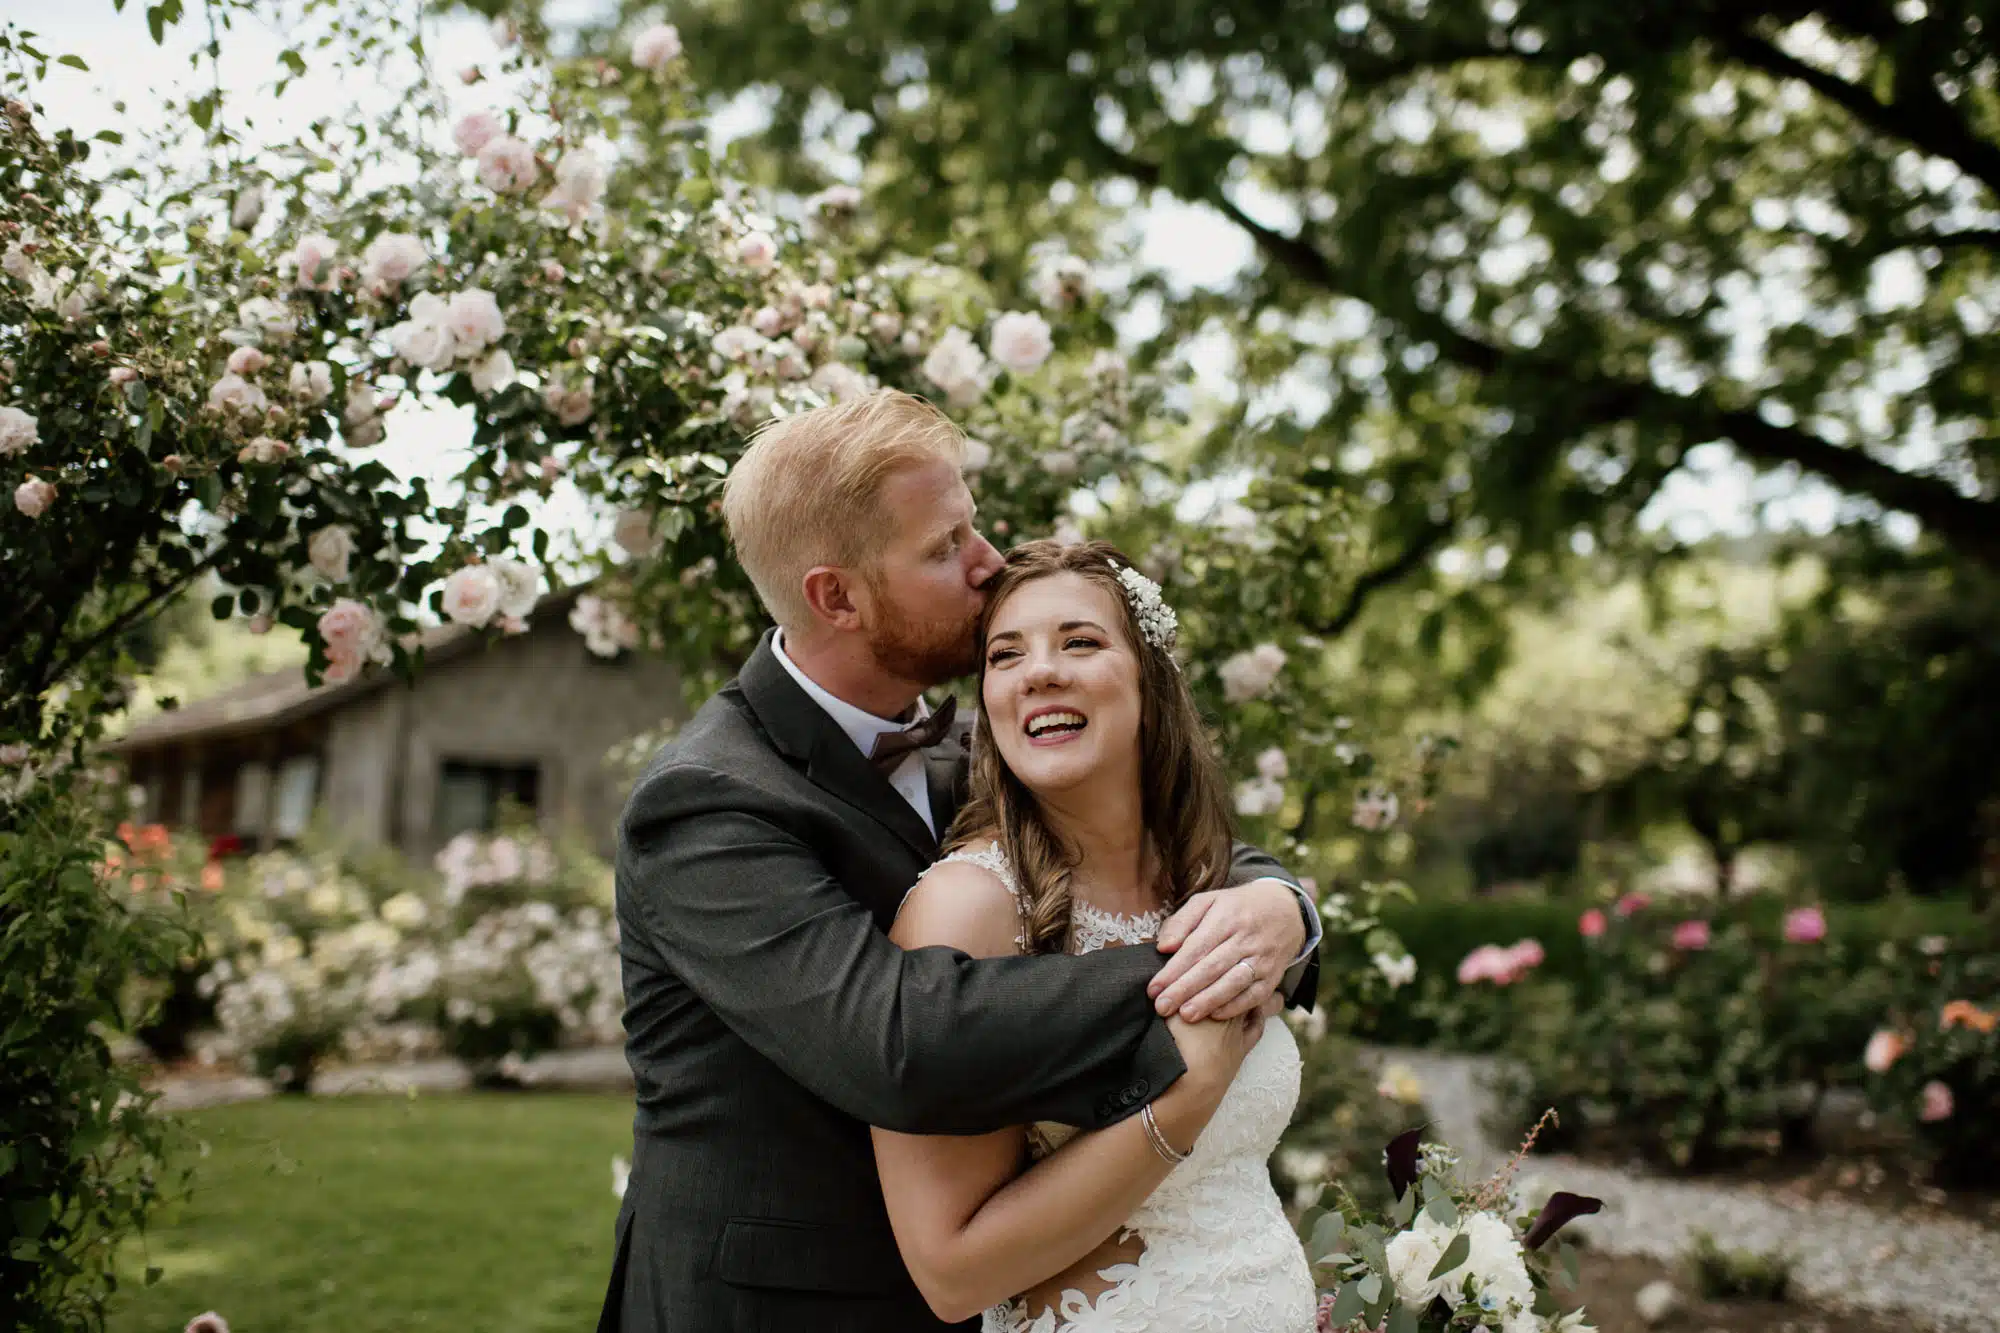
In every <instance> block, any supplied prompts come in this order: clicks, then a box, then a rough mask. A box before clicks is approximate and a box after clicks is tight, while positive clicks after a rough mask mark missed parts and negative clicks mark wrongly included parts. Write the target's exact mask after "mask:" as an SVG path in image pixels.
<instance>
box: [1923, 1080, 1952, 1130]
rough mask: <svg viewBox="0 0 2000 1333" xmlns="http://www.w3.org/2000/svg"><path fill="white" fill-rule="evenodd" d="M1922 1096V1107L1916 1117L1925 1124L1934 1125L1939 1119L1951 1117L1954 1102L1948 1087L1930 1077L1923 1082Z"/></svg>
mask: <svg viewBox="0 0 2000 1333" xmlns="http://www.w3.org/2000/svg"><path fill="white" fill-rule="evenodd" d="M1923 1097H1924V1104H1923V1109H1921V1110H1919V1111H1918V1112H1917V1119H1919V1120H1921V1121H1923V1122H1924V1123H1925V1124H1927V1125H1934V1124H1936V1123H1937V1122H1938V1121H1940V1120H1949V1119H1951V1113H1952V1111H1953V1109H1954V1103H1953V1101H1952V1097H1951V1089H1950V1088H1948V1087H1946V1086H1945V1085H1944V1084H1942V1083H1940V1082H1938V1081H1937V1080H1936V1079H1932V1080H1931V1081H1930V1082H1928V1083H1926V1084H1924V1092H1923Z"/></svg>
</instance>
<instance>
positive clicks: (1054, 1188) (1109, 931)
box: [874, 542, 1315, 1333]
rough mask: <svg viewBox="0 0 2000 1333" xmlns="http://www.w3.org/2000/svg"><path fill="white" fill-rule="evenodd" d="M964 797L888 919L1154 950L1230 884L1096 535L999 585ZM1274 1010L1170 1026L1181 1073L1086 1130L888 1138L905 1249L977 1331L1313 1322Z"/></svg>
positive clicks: (1156, 645) (1168, 659) (954, 936)
mask: <svg viewBox="0 0 2000 1333" xmlns="http://www.w3.org/2000/svg"><path fill="white" fill-rule="evenodd" d="M988 592H989V597H988V601H987V605H986V612H985V616H984V618H983V620H982V622H981V626H980V651H981V663H982V665H981V674H980V702H981V707H980V711H979V723H978V731H977V735H976V739H975V741H974V758H973V771H972V792H971V797H970V799H969V800H968V801H967V803H966V805H965V808H964V809H963V810H962V811H961V813H960V814H959V817H958V820H957V822H956V823H955V824H954V825H953V828H952V831H951V835H950V837H949V839H948V845H949V846H950V847H951V848H952V851H951V852H950V854H949V855H947V856H945V857H944V858H943V859H942V860H940V861H939V862H938V863H937V864H936V865H935V866H933V867H932V868H931V870H930V871H929V872H928V873H927V874H926V875H925V876H924V878H923V879H921V880H920V881H918V883H917V885H916V887H915V888H913V889H912V890H911V891H910V894H909V897H908V898H907V899H905V901H904V903H903V907H902V911H901V913H900V915H899V916H898V917H897V920H896V924H895V927H894V929H893V930H892V932H891V938H893V939H894V940H895V941H896V942H897V943H898V944H901V945H902V946H904V947H905V948H918V947H922V946H925V945H948V946H950V947H952V948H955V949H959V950H962V951H963V952H965V953H968V954H971V955H974V956H977V957H992V956H1005V955H1012V954H1020V953H1054V952H1058V951H1065V950H1066V951H1069V952H1072V953H1082V952H1087V951H1089V950H1092V949H1100V948H1106V947H1114V946H1120V945H1135V944H1146V943H1149V942H1150V941H1151V940H1152V938H1153V936H1154V935H1155V934H1156V933H1157V931H1158V929H1159V927H1160V924H1161V922H1162V921H1163V920H1164V919H1165V918H1166V917H1167V916H1168V915H1170V914H1171V913H1172V912H1173V910H1174V909H1175V908H1176V907H1177V906H1178V905H1179V904H1180V903H1181V902H1182V901H1183V900H1185V899H1186V898H1187V897H1188V896H1190V895H1192V894H1194V893H1197V892H1200V891H1202V890H1204V889H1208V888H1212V887H1215V886H1217V885H1219V884H1220V883H1221V882H1222V879H1223V876H1224V874H1225V872H1226V871H1227V869H1228V866H1229V847H1230V826H1229V815H1228V808H1227V806H1226V804H1225V802H1224V797H1223V786H1222V778H1221V774H1220V773H1219V771H1218V769H1217V765H1216V762H1215V759H1214V757H1213V755H1212V754H1211V752H1210V750H1209V747H1208V744H1207V741H1206V739H1205V737H1204V734H1203V730H1202V726H1201V720H1200V717H1199V715H1198V714H1197V712H1196V710H1195V705H1194V700H1193V698H1192V696H1191V695H1190V694H1189V692H1188V688H1187V685H1186V682H1184V681H1183V680H1182V679H1181V675H1180V671H1179V669H1178V668H1177V667H1176V666H1175V664H1174V661H1173V658H1172V656H1171V651H1170V650H1171V648H1172V646H1173V633H1174V623H1173V614H1172V612H1170V611H1168V610H1167V609H1166V608H1165V607H1164V606H1162V605H1161V603H1160V600H1159V590H1158V588H1157V587H1156V586H1155V585H1153V584H1152V582H1151V581H1150V580H1148V579H1146V578H1145V577H1144V576H1143V575H1141V574H1139V573H1138V572H1137V571H1136V570H1134V569H1132V568H1131V565H1130V562H1128V561H1127V560H1126V559H1125V558H1124V557H1123V556H1122V555H1120V554H1119V553H1118V552H1117V550H1116V549H1115V548H1113V547H1111V546H1109V545H1106V544H1105V543H1102V542H1091V543H1088V544H1084V545H1076V546H1062V545H1058V544H1056V543H1054V542H1029V543H1026V544H1024V545H1022V546H1020V547H1018V548H1016V549H1015V550H1014V551H1012V552H1010V553H1009V554H1008V556H1007V563H1006V566H1005V567H1004V568H1003V569H1002V570H1001V571H1000V573H999V574H998V575H996V576H995V577H994V579H993V581H992V583H990V584H989V585H988ZM1275 1014H1276V1008H1275V1005H1273V1006H1272V1007H1271V1008H1267V1009H1265V1010H1263V1011H1261V1012H1258V1013H1253V1014H1251V1015H1248V1016H1247V1017H1245V1018H1240V1019H1233V1020H1228V1021H1219V1022H1204V1023H1196V1024H1187V1023H1182V1022H1180V1021H1179V1020H1178V1019H1171V1020H1169V1023H1170V1026H1171V1027H1172V1029H1173V1037H1174V1040H1175V1041H1176V1043H1178V1045H1179V1047H1180V1050H1181V1054H1182V1057H1183V1059H1184V1061H1185V1062H1186V1064H1187V1073H1186V1074H1185V1075H1183V1076H1182V1077H1181V1078H1180V1079H1179V1080H1178V1081H1177V1082H1175V1083H1174V1084H1173V1086H1172V1087H1170V1088H1169V1089H1168V1090H1167V1091H1166V1092H1165V1093H1164V1094H1163V1095H1161V1096H1160V1097H1159V1098H1157V1099H1156V1100H1155V1101H1153V1102H1152V1103H1151V1104H1150V1105H1149V1106H1147V1107H1145V1108H1144V1110H1143V1111H1142V1113H1141V1114H1138V1115H1134V1116H1132V1117H1130V1118H1129V1119H1127V1120H1124V1121H1121V1122H1119V1123H1117V1124H1115V1125H1111V1126H1109V1127H1107V1128H1105V1129H1101V1130H1097V1131H1095V1132H1092V1133H1079V1132H1078V1131H1077V1130H1075V1129H1073V1128H1070V1127H1069V1126H1065V1125H1056V1124H1036V1125H1023V1126H1019V1127H1016V1128H1013V1129H1008V1130H1003V1131H1001V1132H999V1133H995V1134H986V1135H978V1136H971V1137H928V1136H914V1135H907V1134H898V1133H893V1132H890V1131H887V1130H880V1129H878V1130H876V1131H874V1137H875V1157H876V1164H877V1168H878V1170H879V1172H880V1174H881V1178H882V1191H883V1194H884V1196H885V1198H886V1199H887V1201H888V1206H889V1218H890V1222H891V1224H892V1226H893V1227H894V1230H895V1235H896V1243H897V1245H898V1247H899V1248H900V1249H901V1250H902V1253H903V1259H904V1261H905V1263H907V1264H908V1266H909V1269H910V1272H911V1274H912V1275H913V1276H914V1277H915V1279H916V1283H917V1286H918V1288H919V1289H920V1290H921V1291H922V1292H923V1294H924V1298H925V1299H926V1300H927V1301H928V1302H929V1303H930V1306H931V1309H932V1310H933V1311H934V1312H935V1313H936V1314H937V1315H938V1317H939V1318H941V1319H944V1320H947V1321H957V1320H962V1319H969V1318H971V1317H973V1316H974V1315H977V1314H980V1313H981V1312H982V1311H983V1313H984V1318H983V1322H982V1325H981V1327H982V1329H983V1333H1056V1331H1057V1330H1064V1329H1068V1330H1076V1331H1077V1333H1083V1331H1084V1330H1089V1331H1091V1333H1174V1331H1176V1330H1186V1331H1187V1333H1197V1331H1200V1333H1208V1331H1209V1330H1213V1331H1214V1333H1223V1331H1224V1330H1228V1331H1229V1333H1310V1331H1311V1330H1312V1328H1313V1326H1314V1318H1313V1315H1314V1305H1315V1293H1314V1289H1313V1282H1312V1277H1311V1273H1310V1271H1309V1269H1308V1267H1307V1264H1306V1257H1305V1253H1304V1251H1303V1249H1302V1248H1301V1246H1300V1244H1299V1242H1298V1239H1297V1238H1296V1236H1295V1235H1294V1234H1293V1232H1292V1229H1291V1226H1290V1225H1289V1223H1288V1222H1287V1221H1286V1219H1285V1215H1284V1211H1283V1209H1282V1207H1281V1206H1280V1204H1279V1202H1278V1197H1277V1194H1276V1192H1275V1191H1274V1190H1273V1189H1272V1187H1271V1183H1270V1176H1269V1173H1268V1171H1267V1169H1266V1161H1267V1159H1268V1158H1269V1157H1270V1155H1271V1152H1272V1150H1273V1149H1274V1148H1275V1147H1276V1146H1277V1142H1278V1136H1279V1135H1280V1134H1281V1133H1282V1132H1283V1131H1284V1129H1285V1126H1286V1124H1287V1123H1288V1122H1289V1121H1290V1119H1291V1114H1292V1109H1293V1106H1294V1104H1295V1103H1296V1101H1297V1099H1298V1088H1299V1054H1298V1048H1297V1046H1296V1045H1295V1044H1294V1042H1293V1040H1292V1035H1291V1032H1290V1030H1289V1029H1288V1028H1287V1027H1286V1026H1285V1024H1284V1022H1283V1021H1282V1020H1280V1019H1278V1018H1276V1017H1275Z"/></svg>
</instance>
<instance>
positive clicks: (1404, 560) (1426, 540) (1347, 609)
mask: <svg viewBox="0 0 2000 1333" xmlns="http://www.w3.org/2000/svg"><path fill="white" fill-rule="evenodd" d="M1456 530H1457V525H1456V524H1454V523H1450V522H1445V523H1433V524H1431V525H1430V526H1429V527H1427V528H1425V529H1424V530H1423V531H1422V532H1420V533H1418V534H1417V535H1416V537H1414V538H1413V539H1412V540H1411V541H1410V544H1409V545H1407V546H1405V547H1404V548H1403V549H1402V551H1401V552H1399V553H1398V554H1397V555H1396V556H1395V558H1394V559H1391V560H1386V561H1384V562H1383V563H1381V564H1379V565H1377V566H1375V567H1374V568H1373V569H1370V570H1368V571H1367V572H1366V573H1364V574H1362V575H1361V577H1360V578H1357V579H1356V580H1354V586H1353V587H1352V588H1349V589H1348V590H1347V600H1346V601H1345V602H1344V603H1342V604H1341V608H1340V610H1338V611H1336V612H1334V614H1333V618H1332V619H1330V620H1326V621H1323V622H1321V623H1320V624H1317V625H1313V626H1311V630H1312V632H1313V633H1315V634H1321V635H1324V636H1326V637H1327V638H1329V639H1333V638H1338V637H1339V636H1340V635H1342V634H1345V633H1346V632H1347V631H1348V629H1349V628H1350V627H1352V626H1353V624H1354V622H1355V621H1357V620H1359V619H1360V618H1361V612H1362V609H1363V608H1364V607H1366V606H1367V604H1368V599H1369V598H1370V597H1372V596H1374V595H1375V594H1376V593H1378V592H1380V591H1381V590H1382V589H1384V588H1386V587H1388V586H1389V585H1390V584H1392V583H1400V582H1401V581H1402V580H1404V579H1406V578H1408V577H1409V576H1410V575H1412V574H1414V573H1416V572H1417V570H1419V569H1421V568H1423V565H1424V562H1425V561H1427V560H1429V559H1430V558H1431V552H1433V551H1435V550H1437V548H1438V547H1440V546H1442V545H1443V544H1444V543H1445V541H1446V539H1447V538H1449V537H1450V536H1451V534H1452V533H1453V532H1455V531H1456Z"/></svg>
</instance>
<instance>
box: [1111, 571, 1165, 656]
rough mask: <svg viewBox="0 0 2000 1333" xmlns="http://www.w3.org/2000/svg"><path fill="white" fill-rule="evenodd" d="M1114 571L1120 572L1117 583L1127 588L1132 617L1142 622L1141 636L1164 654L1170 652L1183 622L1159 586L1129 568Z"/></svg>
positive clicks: (1126, 592)
mask: <svg viewBox="0 0 2000 1333" xmlns="http://www.w3.org/2000/svg"><path fill="white" fill-rule="evenodd" d="M1112 568H1113V569H1116V570H1117V571H1118V581H1119V582H1120V583H1121V584H1123V585H1124V586H1125V599H1126V600H1127V601H1129V602H1131V603H1132V618H1133V619H1134V620H1136V621H1138V622H1139V633H1140V634H1141V635H1143V636H1144V637H1145V640H1146V642H1147V643H1150V644H1152V645H1153V646H1154V647H1155V648H1158V649H1159V650H1160V651H1161V652H1164V653H1171V652H1172V651H1173V650H1174V638H1175V636H1176V635H1177V634H1178V633H1179V632H1180V623H1181V622H1180V617H1178V616H1176V615H1175V614H1174V609H1173V608H1172V607H1171V606H1168V605H1167V604H1166V602H1165V601H1163V600H1161V597H1160V585H1159V584H1157V583H1155V582H1153V581H1152V580H1151V579H1149V578H1147V577H1146V576H1145V575H1144V574H1141V573H1140V572H1139V571H1138V570H1136V569H1134V568H1132V567H1131V566H1130V565H1124V566H1119V565H1113V566H1112Z"/></svg>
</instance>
